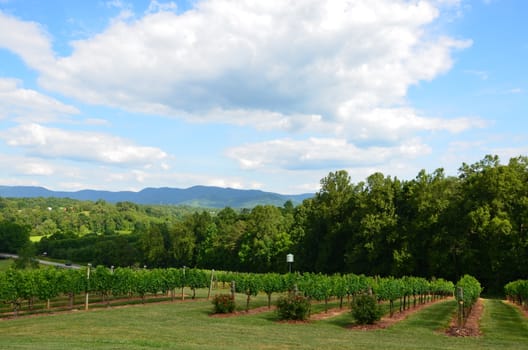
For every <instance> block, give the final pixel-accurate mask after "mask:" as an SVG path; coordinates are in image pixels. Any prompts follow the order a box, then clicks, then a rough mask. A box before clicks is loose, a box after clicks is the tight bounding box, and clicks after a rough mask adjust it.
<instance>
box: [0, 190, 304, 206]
mask: <svg viewBox="0 0 528 350" xmlns="http://www.w3.org/2000/svg"><path fill="white" fill-rule="evenodd" d="M312 196H313V194H312V193H305V194H298V195H283V194H278V193H273V192H264V191H260V190H240V189H233V188H223V187H214V186H193V187H189V188H186V189H180V188H171V187H162V188H145V189H143V190H141V191H138V192H133V191H118V192H112V191H98V190H81V191H75V192H66V191H52V190H48V189H46V188H44V187H36V186H0V197H11V198H33V197H57V198H71V199H77V200H89V201H97V200H99V199H102V200H105V201H107V202H112V203H115V202H124V201H129V202H133V203H137V204H164V205H189V206H193V207H204V208H224V207H232V208H253V207H254V206H256V205H265V204H271V205H275V206H282V205H283V204H284V203H285V202H286V201H288V200H291V201H292V202H293V204H299V203H301V202H302V201H303V200H304V199H306V198H310V197H312Z"/></svg>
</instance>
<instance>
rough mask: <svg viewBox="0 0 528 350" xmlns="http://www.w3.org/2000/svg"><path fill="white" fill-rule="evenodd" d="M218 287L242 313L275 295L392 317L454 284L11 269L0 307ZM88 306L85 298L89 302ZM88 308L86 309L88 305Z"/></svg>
mask: <svg viewBox="0 0 528 350" xmlns="http://www.w3.org/2000/svg"><path fill="white" fill-rule="evenodd" d="M213 281H214V282H215V283H214V284H218V283H221V284H222V286H223V288H228V287H230V286H232V287H234V290H233V292H237V293H243V294H245V295H246V296H247V299H246V308H247V309H248V308H249V304H250V300H251V297H252V296H256V295H257V294H259V293H265V294H266V295H267V296H268V306H271V296H272V294H274V293H285V292H296V293H302V294H303V295H304V296H306V297H308V298H309V299H310V300H314V301H324V302H325V304H327V303H328V301H329V300H330V299H332V298H337V299H338V300H340V305H341V306H342V305H343V299H344V298H348V299H349V300H350V298H351V297H354V296H355V295H358V294H364V293H369V294H373V295H375V296H376V298H377V299H378V301H380V302H381V301H388V302H390V305H391V314H392V313H393V311H394V310H393V302H394V301H395V300H398V299H399V300H400V311H401V308H408V307H410V305H411V298H412V303H413V304H414V305H416V303H424V302H426V299H427V298H430V299H434V298H438V297H442V296H448V295H452V294H453V290H454V285H453V283H452V282H449V281H445V280H443V279H437V280H432V281H428V280H426V279H425V278H420V277H403V278H393V277H383V278H381V277H367V276H364V275H355V274H345V275H339V274H336V275H331V276H329V275H323V274H314V273H303V274H299V273H290V274H277V273H266V274H256V273H236V272H223V271H211V270H200V269H194V268H167V269H134V268H116V269H108V268H106V267H104V266H97V267H96V268H92V269H91V270H88V269H80V270H73V269H55V268H41V269H34V270H16V269H9V270H8V271H5V272H0V303H4V304H10V305H11V306H12V310H13V312H14V313H15V314H16V313H17V312H18V311H19V310H20V308H21V306H22V304H23V303H26V302H27V304H28V308H29V309H30V310H31V306H32V304H33V302H34V301H35V300H40V301H42V302H46V303H47V308H49V307H50V301H51V300H53V299H56V298H58V297H65V296H66V297H67V298H69V306H70V308H72V307H73V304H74V302H73V301H74V297H75V296H76V295H86V294H90V295H94V294H95V295H97V296H98V297H99V298H100V299H102V301H103V302H104V301H105V300H106V301H107V302H108V301H109V298H110V297H111V296H112V297H114V298H120V297H123V298H133V297H135V298H140V299H141V301H142V302H145V298H146V297H147V296H148V295H157V294H160V293H164V294H165V295H167V296H170V297H171V298H172V299H175V298H177V297H178V298H179V297H180V295H179V294H180V293H181V298H184V297H185V295H184V288H190V289H191V291H192V297H193V298H194V296H195V291H196V289H198V288H208V287H209V288H211V287H212V285H211V283H212V282H213ZM87 300H88V298H87ZM86 307H88V304H87V305H86Z"/></svg>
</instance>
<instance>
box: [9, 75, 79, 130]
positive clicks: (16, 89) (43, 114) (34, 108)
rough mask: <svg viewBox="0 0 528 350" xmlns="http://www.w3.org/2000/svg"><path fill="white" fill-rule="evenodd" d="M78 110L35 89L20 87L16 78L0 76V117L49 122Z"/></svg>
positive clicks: (75, 112)
mask: <svg viewBox="0 0 528 350" xmlns="http://www.w3.org/2000/svg"><path fill="white" fill-rule="evenodd" d="M77 113H79V110H78V109H77V108H75V107H73V106H69V105H66V104H64V103H62V102H60V101H58V100H56V99H54V98H51V97H49V96H46V95H43V94H41V93H39V92H37V91H35V90H31V89H24V88H21V87H20V81H19V80H16V79H8V78H0V119H1V118H9V119H14V120H18V121H33V122H50V121H55V120H58V119H61V118H63V117H64V116H68V115H72V114H77Z"/></svg>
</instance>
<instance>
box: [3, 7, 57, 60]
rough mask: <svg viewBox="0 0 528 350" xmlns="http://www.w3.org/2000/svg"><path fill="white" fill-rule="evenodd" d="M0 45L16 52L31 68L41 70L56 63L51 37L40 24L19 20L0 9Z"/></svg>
mask: <svg viewBox="0 0 528 350" xmlns="http://www.w3.org/2000/svg"><path fill="white" fill-rule="evenodd" d="M0 47H4V48H6V49H8V50H10V51H12V52H14V53H16V54H17V55H19V56H20V57H21V58H22V59H23V60H24V62H25V63H26V64H27V65H29V66H30V67H32V68H36V69H39V70H41V69H42V70H43V69H47V68H50V67H54V66H55V64H56V62H55V55H54V54H53V50H52V49H51V39H50V37H49V35H48V34H47V33H46V31H45V30H44V29H43V28H42V27H41V25H40V24H38V23H35V22H24V21H20V20H18V19H17V18H15V17H11V16H9V15H6V14H4V13H3V12H2V11H1V10H0Z"/></svg>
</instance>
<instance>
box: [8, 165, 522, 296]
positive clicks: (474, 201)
mask: <svg viewBox="0 0 528 350" xmlns="http://www.w3.org/2000/svg"><path fill="white" fill-rule="evenodd" d="M527 228H528V157H524V156H521V157H517V158H512V159H510V160H509V162H508V164H501V163H500V160H499V158H498V157H497V156H486V157H485V158H484V159H483V160H481V161H479V162H477V163H475V164H471V165H468V164H462V166H461V167H460V169H459V173H458V176H456V177H453V176H446V175H445V173H444V171H443V169H437V170H436V171H434V172H433V173H430V174H429V173H427V172H426V171H421V172H420V173H419V174H418V175H417V176H416V178H415V179H412V180H407V181H402V180H399V179H397V178H392V177H391V176H385V175H384V174H381V173H375V174H372V175H371V176H369V177H368V178H367V179H366V180H365V181H363V182H360V183H357V184H354V183H352V182H351V180H350V176H349V175H348V173H347V172H346V171H343V170H341V171H336V172H332V173H330V174H328V175H327V176H326V177H325V178H324V179H322V180H321V188H320V190H319V191H318V192H317V193H316V194H315V196H314V197H313V198H309V199H306V200H305V201H304V202H303V203H302V204H301V205H298V206H294V205H293V204H292V203H291V202H286V203H285V204H284V205H283V206H282V207H276V206H270V205H259V206H256V207H254V208H251V209H244V210H234V209H232V208H229V207H226V208H224V209H221V210H209V209H201V210H197V209H195V208H190V207H172V206H147V205H137V204H134V203H130V202H120V203H117V204H109V203H106V202H104V201H97V202H88V201H86V202H85V201H83V202H81V201H75V200H68V199H57V198H36V199H23V200H22V199H12V198H11V199H10V198H0V251H1V250H3V251H5V252H17V251H18V252H20V251H22V252H27V251H35V252H36V253H38V254H43V253H44V252H46V254H47V255H48V256H49V257H54V258H58V259H67V260H73V261H75V262H79V263H87V262H91V263H92V264H95V265H98V264H103V265H107V266H110V265H114V266H134V265H136V266H144V265H146V266H148V267H181V266H190V267H199V268H209V269H211V268H214V269H217V270H232V271H252V272H285V271H287V269H288V265H287V264H286V254H288V253H292V254H294V257H295V261H294V263H293V269H294V270H297V271H310V272H323V273H356V274H361V273H364V274H367V275H381V276H389V275H392V276H395V277H400V276H405V275H414V276H420V277H426V278H431V277H441V278H445V279H448V280H451V281H454V280H458V279H459V278H460V277H461V276H462V275H464V274H470V275H473V276H475V277H477V279H478V280H479V281H481V283H482V284H483V286H484V287H485V289H487V290H488V291H489V292H496V291H500V290H502V287H503V286H504V284H506V283H507V282H508V281H512V280H515V279H519V278H527V276H528V232H527ZM30 236H42V237H43V238H42V239H41V240H40V242H38V243H29V238H30Z"/></svg>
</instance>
